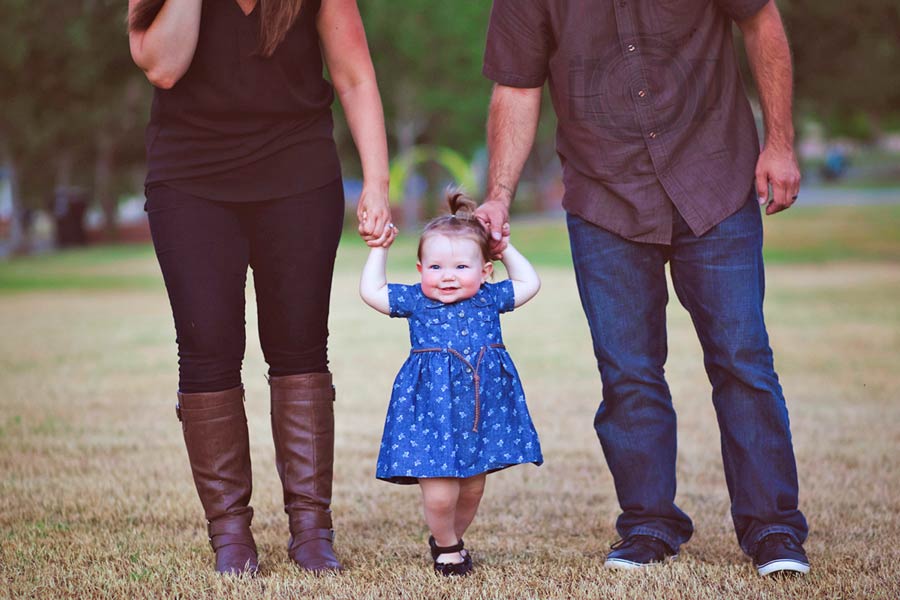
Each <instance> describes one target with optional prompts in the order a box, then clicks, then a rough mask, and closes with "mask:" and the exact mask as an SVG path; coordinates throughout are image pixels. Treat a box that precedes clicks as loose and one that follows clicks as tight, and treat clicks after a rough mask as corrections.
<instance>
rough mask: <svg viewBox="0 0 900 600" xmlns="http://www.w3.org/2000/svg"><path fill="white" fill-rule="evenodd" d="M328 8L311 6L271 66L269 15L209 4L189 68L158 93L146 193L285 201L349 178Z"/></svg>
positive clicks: (314, 0)
mask: <svg viewBox="0 0 900 600" xmlns="http://www.w3.org/2000/svg"><path fill="white" fill-rule="evenodd" d="M320 5H321V0H306V1H304V2H303V8H302V9H301V11H300V14H299V16H298V17H297V21H296V23H295V24H294V26H293V27H292V28H291V29H290V30H289V31H288V33H287V36H286V37H285V39H284V41H283V42H282V43H281V45H279V46H278V48H277V49H276V50H275V52H274V53H273V54H272V56H271V57H269V58H263V57H262V56H260V55H259V54H258V52H257V46H258V42H259V18H260V15H259V13H260V10H259V3H258V2H257V4H256V6H255V7H254V9H253V11H252V12H251V13H250V14H249V15H245V14H244V12H243V11H242V10H241V8H240V6H239V5H238V3H237V2H236V1H235V0H204V2H203V8H202V16H201V19H200V35H199V39H198V40H197V49H196V51H195V52H194V58H193V61H192V62H191V65H190V67H189V68H188V70H187V72H186V73H185V74H184V76H183V77H182V78H181V79H180V80H179V81H178V82H177V83H176V84H175V85H174V86H173V87H172V88H171V89H169V90H163V89H159V88H156V89H155V90H154V96H153V107H152V109H151V112H150V123H149V125H148V126H147V133H146V145H147V164H148V173H147V179H146V185H148V186H150V185H153V184H157V183H165V184H166V185H168V186H170V187H173V188H175V189H178V190H181V191H184V192H187V193H189V194H193V195H196V196H200V197H203V198H208V199H211V200H224V201H231V202H246V201H255V200H268V199H273V198H283V197H286V196H291V195H294V194H297V193H300V192H303V191H308V190H311V189H315V188H317V187H321V186H323V185H325V184H327V183H329V182H331V181H334V180H335V179H336V178H338V177H339V176H340V165H339V164H338V157H337V150H336V148H335V144H334V138H333V135H332V126H333V124H332V119H331V103H332V101H333V100H334V93H333V90H332V87H331V84H329V83H328V81H326V80H325V78H324V77H323V74H322V54H321V51H320V49H319V35H318V32H317V30H316V14H317V13H318V11H319V6H320Z"/></svg>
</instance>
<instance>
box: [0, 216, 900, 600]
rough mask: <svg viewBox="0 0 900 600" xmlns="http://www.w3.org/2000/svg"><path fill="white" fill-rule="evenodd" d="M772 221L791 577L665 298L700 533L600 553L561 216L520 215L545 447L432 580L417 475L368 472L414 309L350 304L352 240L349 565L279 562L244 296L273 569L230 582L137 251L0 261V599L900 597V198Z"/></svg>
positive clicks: (147, 257)
mask: <svg viewBox="0 0 900 600" xmlns="http://www.w3.org/2000/svg"><path fill="white" fill-rule="evenodd" d="M766 224H767V231H766V239H767V241H766V244H767V246H766V252H767V257H768V259H769V268H768V286H767V299H766V311H767V319H768V324H769V329H770V335H771V338H772V344H773V347H774V348H775V356H776V367H777V369H778V371H779V374H780V377H781V380H782V384H783V386H784V389H785V393H786V396H787V399H788V407H789V409H790V412H791V420H792V428H793V434H794V445H795V450H796V453H797V460H798V466H799V472H800V483H801V508H802V509H803V510H804V512H805V513H806V515H807V518H808V519H809V521H810V526H811V532H810V538H809V541H808V543H807V544H806V548H807V550H808V552H809V555H810V558H811V560H812V561H813V570H812V573H811V574H810V575H809V576H808V577H806V578H802V579H785V580H781V579H776V580H772V579H762V578H759V577H758V576H757V575H756V573H755V571H754V569H753V568H752V566H751V564H750V562H749V559H747V558H746V557H744V556H743V555H742V554H741V552H740V550H739V549H738V547H737V543H736V540H735V538H734V533H733V530H732V528H731V522H730V518H729V513H728V495H727V491H726V488H725V481H724V476H723V474H722V465H721V458H720V455H719V449H718V434H717V432H716V422H715V415H714V413H713V409H712V406H711V403H710V401H709V395H710V388H709V383H708V382H707V380H706V376H705V373H704V371H703V366H702V358H701V354H700V349H699V345H698V343H697V341H696V338H695V336H694V334H693V330H692V327H691V325H690V321H689V319H688V317H687V316H686V314H685V312H684V311H683V309H681V307H680V306H678V305H677V302H675V301H674V300H673V303H672V305H671V306H670V309H669V319H670V321H669V323H670V336H669V349H670V352H669V356H670V358H669V362H668V365H667V374H668V378H669V383H670V385H671V388H672V393H673V396H674V399H675V405H676V408H677V410H678V414H679V424H678V427H679V436H680V437H679V460H678V474H679V488H678V489H679V493H678V502H679V504H680V506H681V507H682V508H683V509H685V510H686V511H687V512H688V513H689V514H690V515H691V516H692V517H693V519H694V522H695V526H696V533H695V536H694V538H693V539H692V540H691V541H690V542H689V543H688V544H686V545H685V546H684V547H683V548H682V553H681V556H679V558H678V559H677V560H676V561H674V562H672V563H670V564H668V565H666V566H662V567H656V568H654V569H652V570H647V571H644V572H641V573H621V572H612V571H606V570H604V569H603V568H602V562H603V558H604V556H605V553H606V551H607V549H608V546H609V544H611V543H612V542H614V541H615V540H616V537H617V536H616V533H615V530H614V529H613V523H614V519H615V516H616V514H617V510H618V509H617V505H616V500H615V492H614V489H613V485H612V480H611V478H610V476H609V473H608V470H607V468H606V466H605V463H604V461H603V457H602V454H601V451H600V447H599V444H598V443H597V440H596V437H595V436H594V433H593V430H592V418H593V413H594V411H595V410H596V406H597V404H598V402H599V398H600V389H599V387H600V386H599V376H598V375H597V373H596V368H595V365H594V361H593V357H592V355H591V350H590V340H589V336H588V333H587V327H586V324H585V321H584V317H583V314H582V313H581V308H580V305H579V302H578V296H577V292H576V290H575V284H574V278H573V276H572V273H571V267H570V266H569V265H568V262H569V261H568V258H567V249H566V244H567V242H566V238H565V232H564V228H563V227H562V225H561V220H560V219H555V220H554V221H552V222H540V223H537V222H535V223H514V224H513V233H514V236H515V237H514V239H515V240H516V241H517V245H518V246H519V247H520V248H521V249H522V250H523V251H524V252H525V253H526V255H528V256H529V257H531V258H532V259H533V260H534V262H535V263H536V264H537V265H538V268H539V271H540V273H541V276H542V278H543V281H544V287H543V290H542V292H541V293H540V294H539V295H538V297H537V298H536V299H535V300H534V301H533V302H532V303H530V304H529V305H528V306H526V307H523V308H522V309H520V310H518V311H516V312H514V313H512V314H510V315H508V316H506V317H504V337H505V338H506V342H507V346H508V347H509V349H510V352H511V354H512V356H513V358H514V359H515V361H516V364H517V366H518V367H519V370H520V372H521V374H522V378H523V381H524V384H525V389H526V392H527V394H528V397H529V406H530V408H531V411H532V414H533V416H534V419H535V422H536V425H537V427H538V431H539V433H540V434H541V440H542V444H543V448H544V455H545V459H546V462H545V464H544V466H542V467H540V468H535V467H533V466H531V465H527V466H522V467H517V468H514V469H510V470H508V471H505V472H501V473H498V474H495V475H492V476H491V477H489V478H488V490H487V493H486V496H485V500H484V502H483V504H482V510H481V513H480V515H479V517H478V518H477V519H476V522H475V524H474V525H473V527H472V529H471V530H470V532H469V534H467V536H466V541H467V544H468V545H469V546H470V547H471V548H472V549H473V551H474V553H475V556H476V560H477V565H478V570H477V572H476V574H475V576H473V577H470V578H467V579H466V580H461V581H444V580H440V581H439V580H437V579H436V578H435V577H434V576H433V575H432V574H431V572H430V567H429V563H428V561H427V559H426V554H427V547H426V538H427V532H426V529H425V526H424V524H423V521H422V518H421V516H420V509H419V503H418V500H419V496H418V492H417V490H416V489H414V488H411V487H400V486H392V485H390V484H386V483H383V482H379V481H376V480H375V479H374V477H373V472H374V463H375V456H376V454H377V449H378V442H379V439H380V434H381V424H382V421H383V418H384V412H385V409H386V405H387V399H388V397H389V388H390V384H391V381H392V379H393V377H394V375H395V373H396V370H397V369H398V367H399V366H400V364H401V362H402V361H403V359H404V357H405V355H406V352H407V350H408V347H407V343H408V338H407V333H406V326H405V323H404V322H402V321H401V320H392V319H388V318H386V317H384V316H382V315H379V314H377V313H375V312H374V311H372V310H370V309H368V308H367V307H365V306H364V305H363V304H362V302H361V301H360V300H359V298H358V296H357V293H356V285H357V277H358V271H359V269H360V267H361V265H362V262H363V260H364V258H365V250H364V248H363V246H362V244H361V242H358V241H357V240H355V239H353V238H352V237H351V236H349V235H348V236H347V237H346V238H345V243H344V244H343V245H342V247H341V251H340V253H339V263H338V267H337V273H336V277H335V282H334V292H333V308H332V317H331V324H330V326H331V332H332V337H331V357H332V361H331V362H332V370H333V371H334V374H335V381H336V386H337V389H338V403H337V405H336V410H337V442H336V443H337V449H336V465H335V488H334V505H333V508H334V514H335V525H336V529H337V550H338V553H339V555H340V557H341V558H342V559H343V561H344V563H345V566H346V567H347V571H346V572H345V573H344V574H343V575H340V576H329V577H322V578H315V577H311V576H308V575H305V574H303V573H300V572H298V571H297V570H295V569H294V568H293V567H292V566H291V564H290V563H289V561H288V560H287V556H286V553H285V543H286V538H287V520H286V517H285V515H284V514H283V512H282V509H281V507H280V486H279V484H278V480H277V474H276V472H275V468H274V451H273V448H272V443H271V433H270V427H269V424H268V392H267V385H266V382H265V379H264V377H263V374H264V373H265V365H264V363H263V360H262V357H261V353H260V352H259V347H258V341H257V338H256V334H255V326H256V318H255V314H254V312H255V311H254V309H253V303H252V298H251V299H250V302H249V303H248V308H249V310H248V315H247V320H248V352H247V359H246V361H245V371H244V374H245V375H244V381H245V386H246V388H247V411H248V418H249V421H250V435H251V446H252V460H253V465H254V468H255V472H254V484H255V487H254V496H253V505H254V508H255V510H256V518H255V520H254V532H255V535H256V538H257V543H258V545H259V548H260V554H261V560H262V564H263V570H262V576H261V577H259V578H257V579H256V580H253V581H240V580H237V581H236V580H232V579H229V578H220V577H216V576H215V575H213V574H212V573H211V572H210V571H211V564H212V553H211V551H210V550H209V546H208V544H207V542H206V537H205V528H204V524H203V519H202V511H201V508H200V504H199V501H198V500H197V498H196V493H195V491H194V488H193V484H192V482H191V479H190V473H189V468H188V464H187V460H186V456H185V452H184V448H183V442H182V439H181V431H180V426H179V423H178V421H177V420H176V418H175V415H174V396H175V393H174V392H175V389H176V383H177V381H176V356H175V346H174V330H173V327H172V323H171V315H170V313H169V308H168V303H167V299H166V295H165V290H164V288H163V286H162V283H161V278H160V276H159V273H158V267H157V266H156V263H155V259H154V257H153V254H152V250H151V249H149V248H147V247H117V248H96V249H90V250H87V251H78V252H70V253H63V254H58V255H54V256H46V257H37V258H29V259H22V260H17V261H14V262H10V263H0V330H2V338H0V340H2V341H0V374H2V381H3V386H2V393H0V500H2V504H0V505H2V510H0V598H6V597H9V598H59V597H73V598H74V597H78V598H80V597H85V598H158V597H180V598H225V597H229V598H230V597H234V598H293V597H321V598H348V599H349V598H416V599H430V598H448V599H449V598H661V599H673V600H688V599H713V598H766V599H788V598H791V599H793V598H885V599H896V598H898V597H900V566H898V565H900V546H898V540H900V453H898V448H900V403H898V397H900V372H898V371H900V370H898V365H900V360H898V359H900V301H898V300H900V210H898V208H897V207H871V208H837V207H835V208H822V209H802V208H799V207H798V208H796V209H793V210H792V211H791V212H790V213H788V214H787V215H784V216H783V217H779V218H778V219H766ZM413 245H414V240H412V239H409V238H407V239H404V240H401V241H400V242H399V243H398V245H397V246H396V247H395V251H393V252H392V258H391V280H395V281H413V280H414V279H415V272H414V269H413V268H412V267H413V263H414V261H413ZM251 288H252V286H251ZM672 297H673V299H674V295H673V296H672Z"/></svg>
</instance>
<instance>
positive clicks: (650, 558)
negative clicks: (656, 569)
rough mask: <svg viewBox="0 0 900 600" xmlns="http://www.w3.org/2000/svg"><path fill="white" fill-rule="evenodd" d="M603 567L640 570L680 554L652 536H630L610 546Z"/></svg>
mask: <svg viewBox="0 0 900 600" xmlns="http://www.w3.org/2000/svg"><path fill="white" fill-rule="evenodd" d="M610 549H611V550H612V552H610V553H609V554H607V555H606V562H605V563H604V564H603V566H605V567H608V568H610V569H640V568H641V567H647V566H650V565H652V564H656V563H661V562H663V561H664V560H666V559H667V558H675V557H676V556H678V553H677V552H675V551H674V550H672V549H671V548H669V545H668V544H666V543H665V542H664V541H662V540H661V539H659V538H655V537H653V536H651V535H630V536H628V537H627V538H625V539H624V540H619V541H618V542H616V543H615V544H613V545H612V546H610Z"/></svg>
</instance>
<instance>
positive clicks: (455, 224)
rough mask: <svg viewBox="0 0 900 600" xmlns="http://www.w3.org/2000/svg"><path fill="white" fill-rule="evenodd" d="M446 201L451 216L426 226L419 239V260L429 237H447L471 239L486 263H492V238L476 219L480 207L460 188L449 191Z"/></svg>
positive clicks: (443, 217) (444, 216)
mask: <svg viewBox="0 0 900 600" xmlns="http://www.w3.org/2000/svg"><path fill="white" fill-rule="evenodd" d="M446 200H447V206H448V207H449V208H450V214H449V215H443V216H440V217H437V218H435V219H432V220H431V221H429V222H428V224H427V225H425V229H424V230H423V231H422V237H421V238H420V239H419V253H418V256H419V260H422V244H423V242H424V241H425V240H426V239H427V238H428V237H429V236H432V235H446V236H460V237H467V238H470V239H471V240H473V241H474V242H476V243H477V244H478V247H479V248H481V254H482V255H483V256H484V261H485V262H490V260H491V238H490V235H489V234H488V232H487V229H485V228H484V226H483V225H482V224H481V222H480V221H479V220H478V219H477V218H476V217H475V209H476V208H477V207H478V205H477V204H476V203H475V201H474V200H472V199H471V198H469V197H468V196H467V195H466V194H465V193H464V192H463V191H461V190H460V189H458V188H457V189H451V190H449V191H448V192H447V197H446Z"/></svg>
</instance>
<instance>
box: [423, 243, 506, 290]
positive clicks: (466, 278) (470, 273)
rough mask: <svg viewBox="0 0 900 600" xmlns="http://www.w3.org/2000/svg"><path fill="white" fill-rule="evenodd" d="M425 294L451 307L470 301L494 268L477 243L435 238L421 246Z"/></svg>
mask: <svg viewBox="0 0 900 600" xmlns="http://www.w3.org/2000/svg"><path fill="white" fill-rule="evenodd" d="M416 266H417V268H418V269H419V273H421V274H422V293H423V294H425V295H426V296H427V297H429V298H431V299H432V300H439V301H441V302H443V303H444V304H450V303H452V302H457V301H459V300H465V299H466V298H471V297H472V296H474V295H475V294H477V293H478V290H479V288H481V284H482V283H484V282H485V281H487V280H488V278H489V277H490V276H491V273H492V272H493V269H494V265H493V264H492V263H490V262H485V261H484V257H483V256H482V255H481V248H479V246H478V244H477V243H476V242H475V240H472V239H470V238H467V237H462V236H452V237H450V236H446V235H440V234H437V235H432V236H429V237H428V238H426V239H425V241H424V243H423V244H422V262H420V263H419V264H418V265H416Z"/></svg>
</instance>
